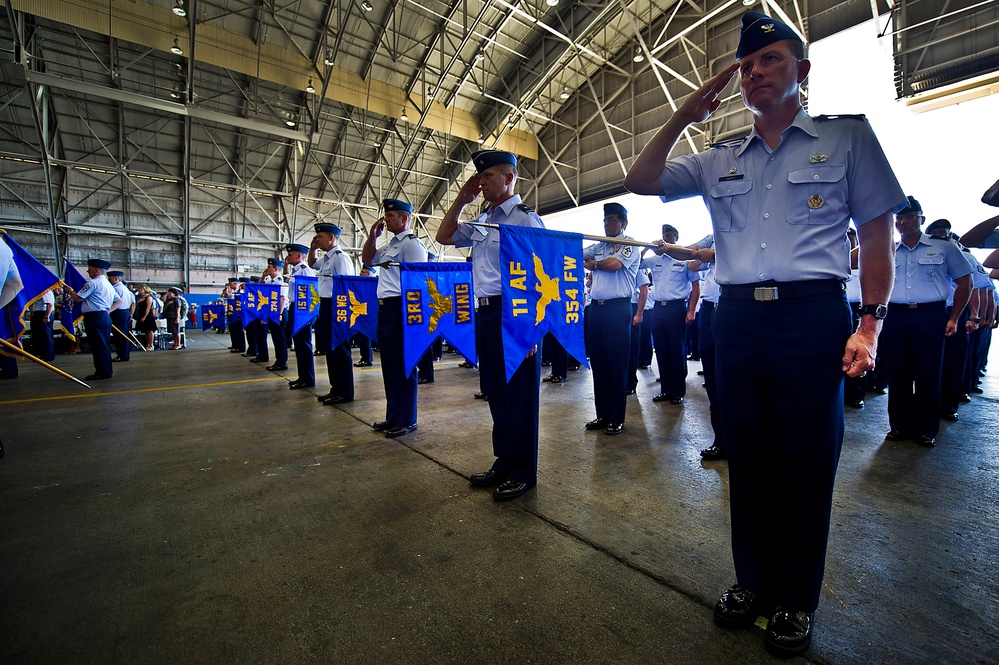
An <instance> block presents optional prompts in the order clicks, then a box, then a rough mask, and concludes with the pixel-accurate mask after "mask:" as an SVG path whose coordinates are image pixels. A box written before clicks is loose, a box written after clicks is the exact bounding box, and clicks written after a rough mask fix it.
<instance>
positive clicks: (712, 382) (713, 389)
mask: <svg viewBox="0 0 999 665" xmlns="http://www.w3.org/2000/svg"><path fill="white" fill-rule="evenodd" d="M714 322H715V303H713V302H710V301H708V300H702V301H701V311H700V313H699V314H698V315H697V325H698V326H699V327H700V330H698V331H697V341H698V343H699V344H700V354H701V369H702V370H703V371H704V389H705V391H707V393H708V405H709V407H710V412H711V429H712V430H713V431H714V433H715V440H714V443H713V445H716V446H718V447H719V448H722V449H724V448H725V430H724V428H723V425H722V420H721V414H720V411H719V409H718V377H717V365H716V363H715V333H714Z"/></svg>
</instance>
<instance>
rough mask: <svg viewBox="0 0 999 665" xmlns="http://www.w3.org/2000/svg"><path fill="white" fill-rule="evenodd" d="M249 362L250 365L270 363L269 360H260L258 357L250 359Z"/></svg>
mask: <svg viewBox="0 0 999 665" xmlns="http://www.w3.org/2000/svg"><path fill="white" fill-rule="evenodd" d="M250 362H251V363H257V364H260V363H266V362H270V359H269V358H260V357H259V356H258V357H256V358H250Z"/></svg>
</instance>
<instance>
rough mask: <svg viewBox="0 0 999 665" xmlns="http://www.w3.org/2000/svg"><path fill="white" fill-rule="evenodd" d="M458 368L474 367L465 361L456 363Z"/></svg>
mask: <svg viewBox="0 0 999 665" xmlns="http://www.w3.org/2000/svg"><path fill="white" fill-rule="evenodd" d="M458 367H465V368H472V367H475V365H473V364H472V363H470V362H468V361H467V360H465V361H463V362H460V363H458Z"/></svg>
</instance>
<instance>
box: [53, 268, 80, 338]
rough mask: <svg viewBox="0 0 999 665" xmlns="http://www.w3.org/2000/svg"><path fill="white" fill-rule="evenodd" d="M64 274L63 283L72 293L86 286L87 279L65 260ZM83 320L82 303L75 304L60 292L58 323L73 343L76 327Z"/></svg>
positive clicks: (69, 296)
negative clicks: (60, 301)
mask: <svg viewBox="0 0 999 665" xmlns="http://www.w3.org/2000/svg"><path fill="white" fill-rule="evenodd" d="M64 272H65V273H66V277H65V282H66V284H68V285H69V287H70V288H71V289H73V290H74V291H79V290H80V289H82V288H83V287H84V286H86V285H87V278H86V277H84V276H83V274H82V273H81V272H80V271H79V270H78V269H77V268H76V266H74V265H73V264H72V263H70V260H69V259H66V263H65V266H64ZM82 320H83V303H82V302H76V301H75V300H73V297H72V296H71V295H69V293H68V292H67V291H63V292H62V303H60V306H59V323H60V324H61V325H62V331H63V333H64V334H65V335H66V336H67V337H69V338H70V339H71V340H73V341H74V342H75V341H76V326H78V325H79V324H80V321H82Z"/></svg>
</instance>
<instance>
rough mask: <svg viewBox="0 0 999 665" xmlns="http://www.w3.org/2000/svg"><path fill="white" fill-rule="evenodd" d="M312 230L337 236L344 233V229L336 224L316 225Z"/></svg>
mask: <svg viewBox="0 0 999 665" xmlns="http://www.w3.org/2000/svg"><path fill="white" fill-rule="evenodd" d="M312 228H314V229H315V230H316V233H332V234H333V235H335V236H338V235H340V234H341V233H343V229H341V228H340V227H339V226H337V225H336V224H316V225H315V226H314V227H312Z"/></svg>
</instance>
